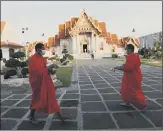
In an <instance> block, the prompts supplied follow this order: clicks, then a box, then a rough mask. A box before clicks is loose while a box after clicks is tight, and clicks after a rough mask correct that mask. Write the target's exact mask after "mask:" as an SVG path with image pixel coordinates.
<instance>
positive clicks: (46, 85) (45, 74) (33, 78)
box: [29, 43, 64, 124]
mask: <svg viewBox="0 0 163 131" xmlns="http://www.w3.org/2000/svg"><path fill="white" fill-rule="evenodd" d="M35 51H36V53H35V54H34V55H33V56H31V57H30V59H29V82H30V85H31V87H32V100H31V106H30V109H31V112H30V118H29V120H30V121H31V122H32V123H33V124H37V123H38V121H37V120H36V118H35V112H36V111H38V112H44V113H48V114H53V113H57V115H58V116H59V118H60V119H61V120H62V122H64V119H63V118H62V116H61V114H60V113H59V112H60V107H59V105H58V103H57V100H56V92H55V87H54V84H53V81H52V79H51V77H50V73H51V72H50V71H51V70H50V69H48V68H47V67H46V59H45V58H44V57H43V56H42V55H44V54H45V50H44V45H43V44H41V43H38V44H37V45H36V46H35Z"/></svg>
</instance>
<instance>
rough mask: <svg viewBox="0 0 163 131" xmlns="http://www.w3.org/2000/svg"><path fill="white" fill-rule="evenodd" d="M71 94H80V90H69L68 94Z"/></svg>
mask: <svg viewBox="0 0 163 131" xmlns="http://www.w3.org/2000/svg"><path fill="white" fill-rule="evenodd" d="M69 93H70V94H71V93H79V90H67V91H66V94H69Z"/></svg>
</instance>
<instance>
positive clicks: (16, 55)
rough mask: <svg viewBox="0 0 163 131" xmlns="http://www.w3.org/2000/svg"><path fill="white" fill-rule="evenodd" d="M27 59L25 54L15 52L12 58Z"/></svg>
mask: <svg viewBox="0 0 163 131" xmlns="http://www.w3.org/2000/svg"><path fill="white" fill-rule="evenodd" d="M23 57H25V53H24V52H15V53H14V54H13V56H12V58H18V59H19V58H23Z"/></svg>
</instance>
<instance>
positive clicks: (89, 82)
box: [79, 81, 92, 85]
mask: <svg viewBox="0 0 163 131" xmlns="http://www.w3.org/2000/svg"><path fill="white" fill-rule="evenodd" d="M79 84H80V85H88V84H92V83H91V81H83V82H79Z"/></svg>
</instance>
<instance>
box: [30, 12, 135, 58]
mask: <svg viewBox="0 0 163 131" xmlns="http://www.w3.org/2000/svg"><path fill="white" fill-rule="evenodd" d="M58 28H59V31H58V34H57V35H55V36H54V37H50V38H49V39H48V43H46V44H45V45H46V47H47V49H48V50H50V52H55V53H56V54H61V52H62V50H63V49H65V48H66V49H67V50H68V52H69V53H70V54H72V55H74V56H75V57H76V58H81V57H85V56H87V55H88V56H89V52H94V54H95V57H96V58H102V57H103V56H105V55H111V54H112V53H113V52H115V53H117V54H119V55H123V54H124V52H125V50H124V47H125V43H124V41H125V40H126V39H125V38H121V39H119V38H118V36H117V34H112V33H111V32H108V31H107V29H106V24H105V22H99V21H98V20H95V19H93V18H92V17H90V16H88V14H87V13H86V11H85V10H83V11H82V12H81V15H80V16H79V17H73V18H71V19H70V20H69V21H66V22H65V23H64V24H60V25H59V27H58ZM124 39H125V40H124ZM131 39H135V40H134V42H135V43H136V45H138V41H137V39H136V38H131ZM127 40H128V41H129V39H127ZM131 41H132V40H131ZM129 42H130V41H129ZM135 43H134V44H135ZM135 47H137V46H135ZM28 50H29V52H30V51H32V46H31V45H30V46H29V48H28ZM32 52H33V51H32Z"/></svg>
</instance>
